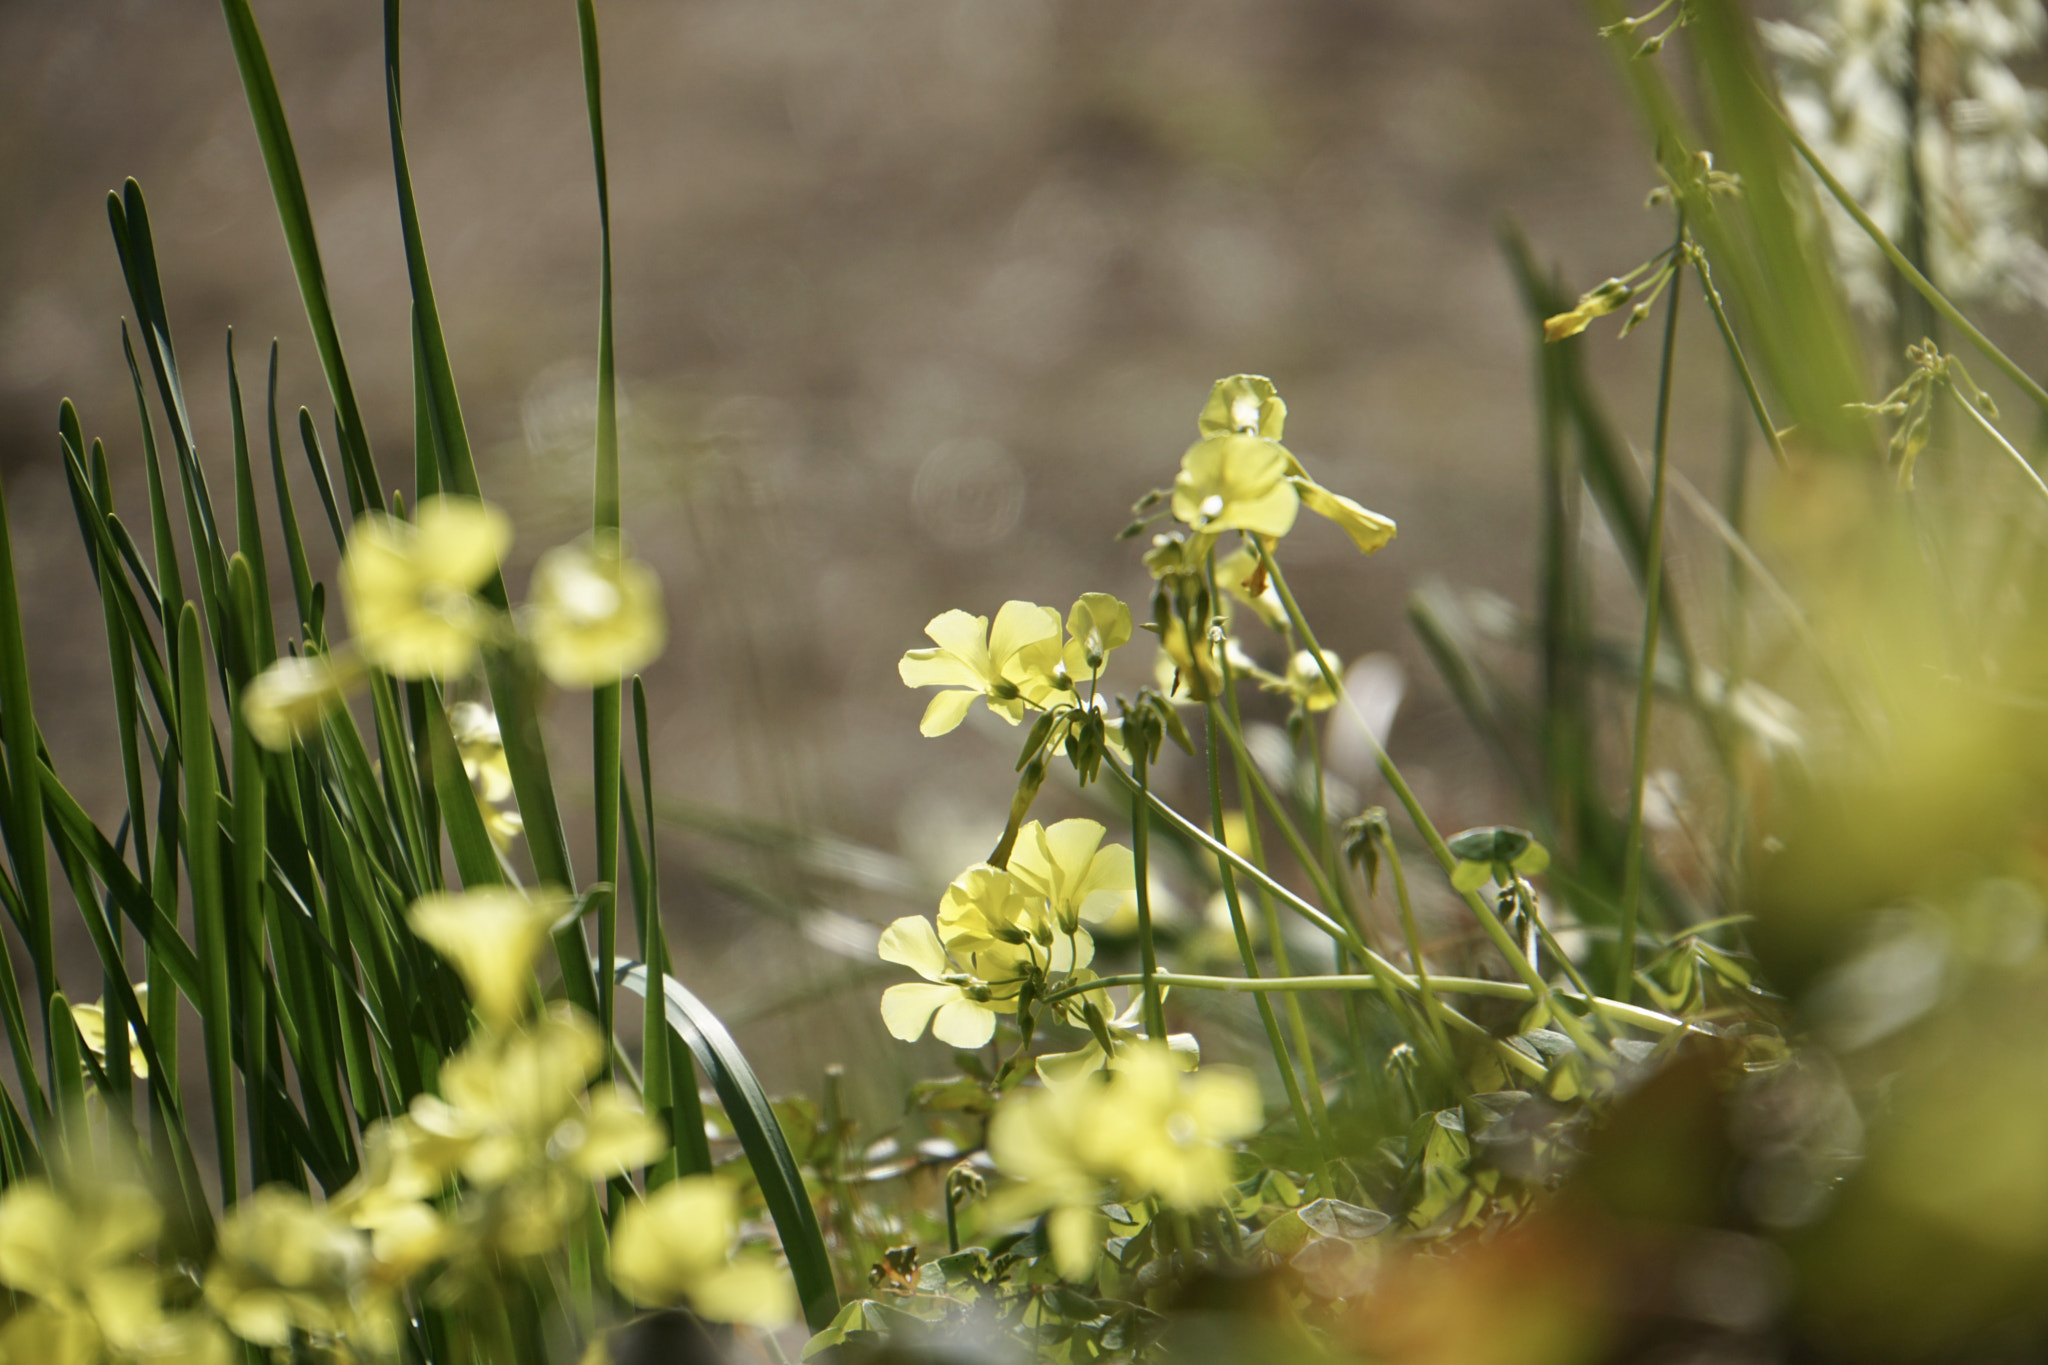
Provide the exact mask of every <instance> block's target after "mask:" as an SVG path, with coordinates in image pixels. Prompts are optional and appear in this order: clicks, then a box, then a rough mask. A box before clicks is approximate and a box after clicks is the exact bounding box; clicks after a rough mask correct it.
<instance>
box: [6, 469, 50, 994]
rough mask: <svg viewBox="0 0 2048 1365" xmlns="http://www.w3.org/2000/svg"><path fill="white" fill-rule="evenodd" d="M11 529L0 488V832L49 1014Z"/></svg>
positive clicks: (33, 756) (37, 822)
mask: <svg viewBox="0 0 2048 1365" xmlns="http://www.w3.org/2000/svg"><path fill="white" fill-rule="evenodd" d="M13 537H14V532H13V527H12V525H11V524H10V522H9V518H8V513H7V498H6V489H5V487H4V485H0V752H4V753H5V755H6V759H7V792H6V806H5V812H4V819H0V835H4V836H5V840H6V844H7V855H8V860H9V863H10V864H11V865H12V867H13V869H14V881H15V885H16V886H18V887H19V888H20V890H21V896H22V909H23V913H24V915H25V919H26V922H25V923H24V924H23V926H22V934H23V938H24V940H25V941H26V942H27V944H28V950H29V959H30V961H31V963H32V964H33V965H34V968H35V974H36V991H37V1003H38V1004H39V1006H40V1007H41V1010H40V1012H41V1013H43V1014H45V1015H47V1014H48V1013H49V1008H50V997H51V995H52V994H54V993H55V991H56V989H57V949H56V939H55V936H54V934H53V932H52V929H51V923H50V870H49V862H48V860H47V858H46V856H45V852H44V843H43V802H42V793H41V791H40V786H41V783H40V779H39V778H38V777H37V769H38V766H39V764H40V755H39V753H38V748H39V743H40V739H39V736H38V735H37V733H36V717H35V703H34V699H33V697H32V696H31V695H30V692H29V677H28V641H27V639H26V637H25V635H24V633H23V629H22V620H21V598H20V595H19V593H18V592H17V590H16V586H15V577H14V540H13Z"/></svg>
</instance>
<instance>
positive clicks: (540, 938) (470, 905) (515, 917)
mask: <svg viewBox="0 0 2048 1365" xmlns="http://www.w3.org/2000/svg"><path fill="white" fill-rule="evenodd" d="M568 909H569V903H568V898H567V897H566V896H564V895H562V894H561V893H560V892H558V891H553V890H550V889H549V888H545V887H543V888H542V889H541V890H539V891H538V892H536V893H535V894H534V895H533V896H531V897H529V896H528V895H527V894H526V893H525V892H523V891H519V890H516V889H514V888H512V887H509V886H480V887H477V888H475V889H474V890H469V891H457V892H441V893H437V894H434V895H431V896H422V897H421V898H420V899H418V900H416V901H414V902H413V904H412V908H411V909H410V910H408V911H407V912H406V916H405V918H406V923H408V924H410V925H411V926H412V931H413V932H414V933H415V934H418V935H419V936H420V938H421V939H422V940H424V941H425V942H426V944H427V945H428V946H429V947H431V948H432V949H433V950H434V951H435V952H437V953H439V954H440V955H441V956H442V957H444V958H446V959H447V960H448V964H449V965H450V966H451V967H453V968H455V971H456V974H457V975H459V976H460V977H461V978H462V984H463V985H465V986H467V987H468V988H469V998H470V1002H471V1003H472V1004H473V1005H475V1006H476V1012H477V1014H478V1016H479V1017H481V1018H482V1019H483V1021H484V1023H486V1024H488V1025H489V1026H490V1027H492V1028H504V1027H506V1026H507V1025H509V1024H511V1023H512V1022H513V1021H514V1020H516V1019H518V1018H519V1016H520V1015H521V1014H523V1013H525V1010H526V1006H527V1002H528V1001H529V1000H530V999H531V998H532V994H533V987H534V962H535V960H536V959H537V958H539V956H540V952H541V949H542V948H543V947H545V946H546V944H547V941H548V935H549V934H550V933H551V932H553V930H554V927H555V924H556V923H557V922H558V921H559V920H561V918H562V917H563V915H564V914H566V913H567V912H568Z"/></svg>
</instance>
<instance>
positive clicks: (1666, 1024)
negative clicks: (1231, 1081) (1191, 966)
mask: <svg viewBox="0 0 2048 1365" xmlns="http://www.w3.org/2000/svg"><path fill="white" fill-rule="evenodd" d="M1157 979H1158V981H1159V984H1160V985H1162V986H1172V987H1176V988H1178V989H1181V990H1190V991H1226V992H1235V993H1243V992H1251V993H1257V994H1265V993H1267V992H1271V991H1369V990H1377V989H1378V986H1377V984H1376V983H1375V982H1374V981H1373V979H1372V977H1370V976H1262V977H1258V978H1255V979H1252V978H1246V977H1242V976H1197V975H1192V974H1189V973H1186V972H1161V973H1159V975H1158V978H1157ZM1141 980H1143V978H1142V977H1140V976H1139V975H1137V974H1136V973H1129V974H1126V975H1122V976H1101V977H1096V978H1094V979H1093V980H1090V981H1086V982H1083V983H1082V984H1080V985H1078V986H1069V987H1066V988H1065V989H1063V990H1058V991H1054V992H1052V993H1051V994H1049V995H1047V996H1046V997H1045V1003H1047V1004H1051V1003H1053V1002H1054V1001H1057V1000H1061V999H1064V998H1065V997H1067V996H1069V995H1079V994H1081V993H1082V992H1083V991H1094V990H1107V989H1109V988H1111V987H1115V986H1132V985H1136V984H1137V983H1138V982H1139V981H1141ZM1395 984H1396V985H1398V986H1400V987H1401V988H1402V989H1404V990H1408V991H1414V990H1417V989H1418V986H1417V983H1416V981H1415V979H1414V978H1413V977H1411V976H1408V975H1407V974H1405V973H1401V974H1398V975H1396V977H1395ZM1430 985H1431V986H1432V988H1434V989H1435V990H1436V991H1437V992H1439V993H1441V994H1444V995H1476V996H1482V997H1485V998H1487V999H1490V1000H1521V1001H1527V1002H1531V1003H1533V1002H1534V1000H1535V993H1534V992H1533V991H1531V990H1530V989H1529V988H1528V987H1527V986H1524V985H1523V984H1521V983H1520V982H1518V981H1493V980H1489V979H1488V978H1485V977H1478V976H1432V977H1431V978H1430ZM1550 994H1551V996H1552V997H1553V998H1555V999H1560V1000H1570V1001H1572V1002H1574V1003H1576V1004H1581V1005H1584V1006H1586V1007H1587V1008H1588V1009H1590V1010H1592V1011H1593V1012H1594V1013H1596V1014H1600V1015H1604V1016H1605V1017H1607V1018H1608V1019H1610V1020H1612V1021H1613V1022H1615V1023H1618V1024H1627V1025H1629V1026H1631V1027H1633V1028H1639V1029H1642V1030H1644V1031H1645V1032H1649V1033H1676V1032H1678V1031H1679V1030H1680V1029H1687V1028H1691V1027H1692V1025H1691V1024H1689V1023H1687V1022H1686V1021H1685V1020H1683V1019H1679V1018H1676V1017H1675V1016H1672V1015H1669V1014H1664V1013H1662V1012H1661V1011H1658V1010H1653V1009H1647V1008H1645V1007H1644V1006H1642V1005H1631V1004H1628V1003H1627V1002H1625V1001H1621V1000H1615V999H1611V998H1609V997H1607V996H1603V995H1592V996H1589V995H1582V994H1580V993H1579V992H1577V991H1573V990H1555V991H1552V992H1551V993H1550ZM1437 1008H1438V1011H1439V1017H1441V1018H1442V1019H1443V1020H1444V1021H1445V1022H1446V1023H1448V1024H1450V1025H1451V1026H1452V1027H1453V1028H1456V1029H1458V1030H1459V1031H1460V1032H1471V1031H1473V1030H1478V1031H1479V1034H1480V1035H1481V1036H1490V1035H1486V1034H1485V1030H1483V1029H1480V1026H1479V1025H1478V1024H1476V1023H1474V1022H1473V1021H1472V1020H1470V1019H1468V1018H1466V1017H1465V1016H1464V1015H1462V1014H1460V1013H1458V1011H1456V1010H1454V1009H1451V1008H1450V1007H1449V1006H1446V1005H1443V1004H1441V1003H1439V1004H1438V1007H1437Z"/></svg>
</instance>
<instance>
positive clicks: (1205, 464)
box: [1173, 434, 1301, 536]
mask: <svg viewBox="0 0 2048 1365" xmlns="http://www.w3.org/2000/svg"><path fill="white" fill-rule="evenodd" d="M1291 465H1293V457H1292V456H1291V455H1289V454H1288V453H1287V451H1286V449H1285V448H1284V447H1283V446H1281V445H1280V443H1279V442H1277V441H1268V440H1266V439H1264V438H1263V437H1258V436H1240V435H1235V434H1232V435H1223V436H1209V437H1205V438H1203V439H1202V440H1199V441H1197V442H1195V443H1194V444H1193V445H1191V446H1189V447H1188V450H1187V453H1186V454H1185V455H1183V456H1181V461H1180V473H1179V474H1177V475H1175V476H1174V480H1173V515H1174V516H1175V517H1177V518H1179V519H1180V520H1181V521H1183V522H1185V523H1187V524H1188V525H1189V526H1191V527H1193V528H1194V529H1195V530H1196V531H1197V532H1199V533H1202V534H1204V535H1211V536H1213V535H1216V534H1218V533H1221V532H1223V531H1250V532H1255V533H1257V534H1259V535H1265V536H1284V535H1286V534H1287V533H1288V532H1289V531H1290V530H1292V529H1293V528H1294V517H1295V514H1296V512H1298V511H1299V510H1300V506H1301V498H1300V496H1299V495H1298V494H1297V493H1296V492H1295V488H1294V485H1293V484H1292V483H1291V482H1289V480H1288V478H1287V475H1288V474H1289V473H1290V472H1291V471H1290V468H1289V467H1290V466H1291ZM1297 467H1298V466H1297Z"/></svg>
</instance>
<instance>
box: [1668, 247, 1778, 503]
mask: <svg viewBox="0 0 2048 1365" xmlns="http://www.w3.org/2000/svg"><path fill="white" fill-rule="evenodd" d="M1692 263H1693V268H1694V269H1695V270H1697V271H1698V272H1699V276H1700V288H1701V289H1702V290H1704V291H1705V293H1706V296H1707V307H1708V308H1710V309H1712V310H1713V314H1714V325H1715V326H1716V327H1718V328H1719V329H1720V331H1721V340H1722V341H1723V342H1724V343H1726V345H1727V347H1728V359H1729V361H1730V363H1732V364H1733V365H1734V366H1735V377H1736V378H1737V379H1739V380H1741V381H1742V392H1743V395H1744V396H1745V397H1747V398H1748V399H1749V410H1750V411H1751V412H1752V413H1754V414H1755V415H1756V424H1757V426H1758V427H1760V428H1761V429H1762V430H1763V433H1764V440H1765V441H1767V442H1769V443H1770V447H1771V455H1772V457H1773V458H1775V459H1776V460H1777V462H1778V468H1779V469H1790V468H1791V467H1792V459H1791V457H1790V456H1788V455H1787V454H1786V453H1785V442H1784V439H1783V438H1782V437H1780V436H1779V435H1778V428H1777V426H1776V424H1774V423H1773V422H1772V421H1771V414H1770V412H1769V411H1768V410H1766V409H1765V407H1764V396H1763V393H1762V392H1761V391H1760V390H1759V389H1758V388H1757V386H1756V375H1755V374H1754V373H1753V372H1752V371H1751V370H1750V368H1749V359H1748V357H1746V356H1745V355H1743V353H1742V343H1741V342H1739V341H1737V340H1736V339H1735V328H1734V327H1733V326H1731V325H1730V324H1729V321H1728V310H1727V308H1726V307H1725V306H1724V305H1723V304H1722V302H1721V291H1720V290H1719V289H1716V288H1715V287H1714V275H1713V272H1712V271H1711V270H1710V269H1708V267H1707V254H1706V253H1705V252H1704V251H1701V250H1699V249H1698V248H1697V247H1695V248H1693V253H1692Z"/></svg>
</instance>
